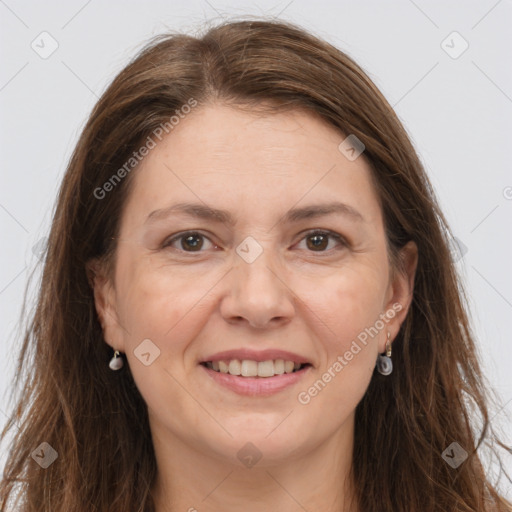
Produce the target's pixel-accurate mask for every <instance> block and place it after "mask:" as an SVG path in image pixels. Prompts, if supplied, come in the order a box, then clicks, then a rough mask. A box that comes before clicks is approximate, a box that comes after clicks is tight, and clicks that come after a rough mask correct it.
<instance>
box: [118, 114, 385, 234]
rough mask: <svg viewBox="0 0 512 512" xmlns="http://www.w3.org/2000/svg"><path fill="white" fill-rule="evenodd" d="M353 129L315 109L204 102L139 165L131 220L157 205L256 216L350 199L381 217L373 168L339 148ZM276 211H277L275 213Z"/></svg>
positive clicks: (140, 219)
mask: <svg viewBox="0 0 512 512" xmlns="http://www.w3.org/2000/svg"><path fill="white" fill-rule="evenodd" d="M345 138H346V135H345V134H343V133H341V132H340V131H338V130H336V129H335V128H334V127H332V126H330V125H328V124H327V123H326V122H325V121H323V120H322V119H320V118H319V117H318V116H315V115H313V114H311V113H309V112H305V111H301V110H294V111H288V112H283V113H277V114H266V115H263V114H261V113H258V112H246V111H241V110H239V109H235V108H232V107H229V106H224V105H210V106H206V107H200V108H199V107H198V108H197V109H195V110H194V111H193V112H192V113H190V114H188V115H187V116H184V118H182V119H181V120H180V121H179V123H178V124H177V125H175V126H174V128H173V129H172V131H170V133H169V134H167V135H166V136H165V137H163V138H162V140H161V141H158V140H156V141H155V142H156V144H155V146H154V148H153V149H151V151H150V152H149V154H148V155H147V156H146V157H145V158H144V160H143V161H142V162H141V165H140V166H139V168H138V169H137V170H136V171H135V173H136V176H134V181H133V183H132V191H131V194H130V197H129V198H128V203H127V205H126V209H125V212H126V213H127V217H128V218H127V219H125V220H126V222H133V223H136V224H139V225H140V224H141V223H142V222H143V221H144V220H145V219H146V218H147V216H148V215H149V214H150V213H151V212H152V211H154V210H155V209H156V208H164V207H167V206H169V205H170V204H172V203H173V202H184V201H193V202H196V203H197V202H202V203H204V204H206V205H208V206H211V207H213V208H220V207H224V209H226V208H227V209H232V210H233V211H234V213H235V214H240V215H243V214H245V213H247V214H248V215H250V216H251V218H252V219H253V220H254V219H256V218H257V217H258V218H262V219H263V218H264V217H265V216H267V215H268V216H272V215H275V214H279V212H280V211H281V210H286V209H289V208H291V207H292V206H294V205H302V204H311V203H312V202H315V201H317V202H318V201H322V202H323V203H325V202H330V201H343V202H346V203H349V204H351V205H352V206H356V205H357V207H358V209H363V210H365V211H366V216H367V217H369V218H370V219H374V220H376V219H377V218H378V217H379V215H380V212H379V210H378V199H377V196H376V192H375V190H374V188H373V186H372V182H371V169H370V166H369V164H368V162H367V161H366V160H365V159H364V158H363V156H360V157H359V158H357V159H355V160H353V161H351V160H349V159H348V158H347V157H346V156H345V154H344V153H343V152H342V151H340V149H339V145H340V143H341V142H342V141H343V140H344V139H345ZM269 218H270V217H269Z"/></svg>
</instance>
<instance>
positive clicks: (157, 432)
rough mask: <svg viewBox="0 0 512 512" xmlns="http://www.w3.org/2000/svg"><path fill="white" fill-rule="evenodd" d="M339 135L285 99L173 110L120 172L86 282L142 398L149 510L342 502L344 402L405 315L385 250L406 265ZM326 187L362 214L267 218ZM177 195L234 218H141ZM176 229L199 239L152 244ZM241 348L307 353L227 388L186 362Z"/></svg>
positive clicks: (409, 277)
mask: <svg viewBox="0 0 512 512" xmlns="http://www.w3.org/2000/svg"><path fill="white" fill-rule="evenodd" d="M344 138H345V136H344V135H343V134H340V133H339V131H337V130H335V129H334V128H332V127H330V126H329V125H327V124H326V123H325V122H324V121H322V120H321V119H319V118H317V117H316V116H314V115H312V114H311V113H307V112H302V111H300V110H296V111H293V112H288V113H283V114H273V115H267V116H264V115H261V114H257V113H248V112H242V111H241V110H238V109H235V108H233V107H229V106H226V105H222V104H211V105H208V106H206V107H198V108H197V109H195V110H194V111H192V113H190V114H188V115H187V117H186V118H185V119H183V120H181V121H180V123H179V124H178V125H177V126H175V128H174V129H173V130H172V132H170V133H169V134H168V135H167V136H166V137H165V138H164V139H163V140H162V142H159V143H158V145H157V146H156V147H155V148H154V149H152V150H151V151H150V153H149V154H148V156H146V158H145V159H144V160H143V162H142V166H141V167H140V168H139V169H137V171H136V172H137V174H136V176H134V179H135V181H134V182H133V183H132V185H133V186H134V187H133V189H132V192H131V194H130V196H129V198H128V200H127V203H126V204H125V208H124V211H123V214H122V218H121V230H120V240H119V244H118V248H117V252H116V265H115V273H114V275H113V276H112V278H111V279H110V278H109V276H107V275H106V274H102V273H101V269H98V268H97V269H96V278H95V284H94V291H95V301H96V308H97V311H98V315H99V317H100V321H101V323H102V325H103V329H104V335H105V340H107V343H108V344H109V345H110V346H111V347H113V348H114V349H116V350H119V351H121V352H123V353H125V354H126V358H127V361H128V364H129V366H130V368H131V371H132V373H133V376H134V379H135V382H136V384H137V387H138V388H139V390H140V392H141V394H142V396H143V398H144V399H145V401H146V403H147V406H148V411H149V419H150V426H151V433H152V436H153V443H154V447H155V453H156V458H157V464H158V478H157V482H156V484H155V486H154V489H153V491H154V492H155V495H156V502H157V509H156V510H157V512H168V511H170V512H174V511H187V510H188V511H190V512H192V511H193V510H198V511H214V510H223V511H235V510H237V511H238V510H240V508H241V504H243V509H244V510H245V511H248V512H253V511H261V510H280V511H282V512H296V511H303V510H304V508H305V509H306V510H309V511H323V512H325V511H337V512H338V511H345V512H346V511H350V512H357V511H358V509H357V508H356V506H355V505H354V504H352V505H350V504H349V502H350V498H351V495H352V491H353V485H352V481H351V478H350V464H351V453H352V447H353V434H354V413H355V408H356V406H357V404H358V403H359V401H360V400H361V398H362V397H363V395H364V393H365V391H366V389H367V387H368V385H369V382H370V380H371V378H372V372H373V370H374V367H375V361H376V358H377V356H378V353H383V352H384V351H385V344H386V339H387V332H388V331H389V333H390V335H391V338H390V339H391V341H392V340H393V339H394V338H395V336H396V335H397V333H398V330H399V328H400V324H401V323H402V322H403V320H404V318H405V316H406V313H407V310H408V308H409V305H410V302H411V299H412V291H413V283H414V273H415V269H416V264H417V248H416V246H415V245H414V243H412V242H411V243H409V244H408V245H407V246H406V247H405V248H404V249H403V257H404V261H405V266H406V272H405V273H404V274H399V273H396V275H394V276H392V273H391V271H390V270H391V269H390V264H389V261H388V256H387V252H386V238H385V233H384V226H383V218H382V214H381V211H380V208H379V204H378V199H377V195H376V192H375V190H374V188H373V186H372V184H371V181H370V167H369V165H368V163H367V162H366V160H365V159H364V154H363V155H362V156H360V157H358V158H357V159H356V160H355V161H350V160H348V159H347V158H346V157H345V155H344V154H342V153H341V152H340V150H339V149H338V145H339V144H340V142H341V141H342V140H343V139H344ZM330 201H342V202H344V203H346V204H348V205H350V206H352V207H353V208H355V209H357V210H358V211H359V212H360V214H361V215H362V216H363V218H364V221H361V222H357V221H356V220H354V219H352V218H350V217H348V216H343V215H337V214H333V215H326V216H322V217H317V218H312V219H306V220H301V221H299V222H296V223H285V222H284V221H283V220H282V219H283V216H284V215H285V213H286V212H287V211H288V210H290V209H291V208H293V207H302V206H306V205H313V204H320V203H325V202H330ZM178 202H196V203H201V204H204V203H206V204H207V205H208V206H211V207H214V208H222V209H226V210H229V211H230V212H231V213H232V214H233V215H234V218H235V220H236V224H235V225H234V226H229V225H228V224H224V223H220V222H214V221H211V220H205V219H195V218H192V217H187V216H186V215H176V216H171V217H168V218H166V219H161V220H158V221H155V222H154V223H150V224H149V225H148V224H145V220H146V218H147V216H148V214H149V213H150V212H152V211H153V210H156V209H159V208H165V207H167V206H169V205H171V204H174V203H178ZM187 230H198V231H200V232H201V234H203V235H204V236H205V237H206V238H202V237H199V238H195V239H193V242H194V243H196V245H197V244H199V246H200V249H199V251H197V250H196V251H194V249H193V246H192V248H191V245H190V244H189V245H187V243H186V240H185V238H186V237H184V238H181V239H177V240H176V241H174V242H173V244H172V245H170V246H167V247H162V246H163V244H164V242H166V241H168V240H169V238H172V237H171V235H176V234H179V233H181V234H183V232H186V231H187ZM313 230H330V231H333V232H336V233H339V234H340V235H342V237H344V239H345V240H346V241H347V245H343V244H342V243H340V242H337V241H336V239H334V238H327V239H322V240H324V241H325V244H320V245H321V248H320V249H319V248H316V246H315V245H314V244H312V243H311V242H312V238H314V236H311V233H310V232H311V231H313ZM248 236H251V237H253V238H254V239H255V240H256V241H257V242H258V243H259V245H260V246H261V248H262V249H263V252H262V254H261V255H260V256H259V257H258V258H257V259H256V260H255V261H254V262H252V263H248V262H246V261H245V260H244V259H242V258H241V257H240V256H239V255H238V254H237V252H236V248H237V246H239V245H240V243H241V242H242V241H243V240H244V239H245V238H246V237H248ZM201 242H202V246H201ZM183 244H184V245H183ZM187 251H188V252H187ZM393 304H395V305H396V304H400V305H401V307H402V309H401V310H400V311H399V312H397V313H396V314H395V315H394V318H392V319H390V320H389V321H387V322H386V324H385V327H384V328H383V329H381V330H380V331H379V332H378V334H377V335H375V336H373V337H369V339H368V342H367V344H366V345H362V344H360V346H361V348H362V350H360V351H359V352H358V353H357V354H356V355H354V357H353V358H352V360H351V361H349V362H348V363H347V364H346V366H344V367H343V370H342V371H339V372H337V373H336V376H335V377H334V378H332V379H331V381H330V382H329V383H328V384H327V385H326V386H325V387H324V388H323V389H322V390H321V391H320V392H319V393H318V394H317V395H316V396H314V397H312V398H311V400H310V401H309V403H307V404H302V403H300V402H299V401H298V394H299V393H300V392H302V391H305V390H306V391H307V390H308V388H309V387H310V386H311V385H312V384H313V383H314V382H315V381H317V380H318V379H319V378H321V377H322V375H323V374H324V373H325V372H326V371H327V369H328V368H329V367H331V368H332V366H333V363H334V362H335V361H336V360H337V358H338V356H343V354H345V352H346V351H347V350H349V349H350V347H351V344H352V342H353V341H354V340H356V339H357V336H358V334H360V333H361V332H362V331H364V329H365V328H368V327H370V326H374V325H375V322H376V320H378V319H379V315H380V314H383V313H385V312H386V311H388V310H390V309H393V308H392V306H393ZM144 339H150V340H151V342H152V343H153V344H154V345H155V346H157V347H158V349H159V350H160V355H159V357H157V358H156V359H155V360H154V361H153V362H152V363H151V364H150V365H148V366H146V365H144V364H142V363H141V361H140V360H139V359H138V358H137V357H136V355H135V354H134V350H135V349H136V348H137V347H138V346H139V345H140V343H141V342H142V340H144ZM243 347H247V348H251V349H254V350H263V349H267V348H278V349H282V350H288V351H291V352H295V353H298V354H300V355H302V356H305V357H307V358H308V360H309V361H310V362H311V364H312V365H313V367H312V368H310V370H309V372H308V374H307V375H305V376H304V377H303V378H302V379H301V380H300V381H299V382H298V383H296V384H294V385H293V386H292V387H289V388H287V389H284V390H282V391H280V392H279V393H276V394H274V395H272V396H269V397H261V396H251V397H244V396H240V395H237V394H236V393H234V392H233V391H231V390H227V389H225V388H223V387H221V386H220V385H218V384H217V383H215V382H213V381H212V379H211V378H209V376H208V375H206V374H205V371H204V369H203V368H201V367H200V366H199V365H198V363H199V361H201V360H203V359H204V358H205V357H206V356H207V355H211V354H213V353H215V352H218V351H223V350H228V349H235V348H243ZM383 428H385V427H383ZM249 441H250V442H251V443H252V444H253V445H254V446H255V447H256V449H257V450H258V451H259V453H261V455H262V457H261V459H260V460H259V461H258V462H257V463H256V464H255V465H254V466H253V467H251V468H249V467H246V466H244V464H242V463H241V461H240V460H239V459H238V457H237V452H239V450H241V449H242V447H244V446H245V445H246V443H247V442H249ZM343 483H345V485H342V484H343ZM303 507H304V508H303Z"/></svg>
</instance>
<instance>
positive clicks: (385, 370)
mask: <svg viewBox="0 0 512 512" xmlns="http://www.w3.org/2000/svg"><path fill="white" fill-rule="evenodd" d="M390 338H391V334H390V333H389V331H388V340H387V341H386V355H382V354H379V357H378V358H377V365H376V366H377V371H378V372H379V373H380V374H382V375H389V374H390V373H391V372H392V371H393V361H391V341H390Z"/></svg>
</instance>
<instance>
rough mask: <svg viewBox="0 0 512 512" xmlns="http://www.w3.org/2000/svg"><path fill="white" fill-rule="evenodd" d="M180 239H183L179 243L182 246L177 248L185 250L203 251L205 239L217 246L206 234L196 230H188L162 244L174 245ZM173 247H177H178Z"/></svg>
mask: <svg viewBox="0 0 512 512" xmlns="http://www.w3.org/2000/svg"><path fill="white" fill-rule="evenodd" d="M179 240H181V243H180V244H179V245H180V247H178V248H177V249H178V250H182V251H185V252H201V249H202V248H203V246H204V240H208V242H209V243H210V244H211V245H212V247H214V248H216V247H217V246H216V245H215V244H212V242H211V241H210V240H209V239H208V238H207V237H206V236H205V235H203V234H201V233H198V232H196V231H187V232H185V233H181V234H178V235H176V236H174V237H172V238H169V239H167V240H166V241H165V242H164V243H163V244H162V247H169V246H173V244H174V243H175V242H178V241H179ZM173 248H174V249H176V247H173Z"/></svg>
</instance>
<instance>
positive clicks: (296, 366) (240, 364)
mask: <svg viewBox="0 0 512 512" xmlns="http://www.w3.org/2000/svg"><path fill="white" fill-rule="evenodd" d="M202 364H203V365H204V366H206V367H207V368H209V369H210V370H213V371H215V372H218V373H225V374H226V373H227V374H229V375H235V376H240V377H261V378H269V377H275V376H276V375H283V374H288V373H294V372H297V371H299V370H301V369H302V368H304V367H306V366H311V365H309V363H305V364H301V363H294V362H293V361H286V360H284V359H274V360H272V359H270V360H268V361H259V362H258V361H253V360H250V359H243V360H239V359H231V360H225V361H206V362H204V363H202Z"/></svg>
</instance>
